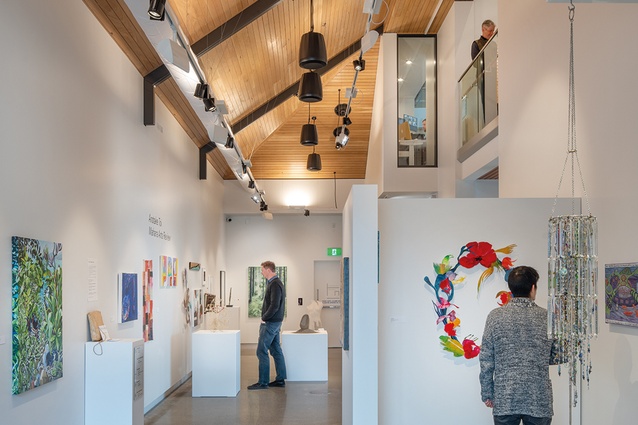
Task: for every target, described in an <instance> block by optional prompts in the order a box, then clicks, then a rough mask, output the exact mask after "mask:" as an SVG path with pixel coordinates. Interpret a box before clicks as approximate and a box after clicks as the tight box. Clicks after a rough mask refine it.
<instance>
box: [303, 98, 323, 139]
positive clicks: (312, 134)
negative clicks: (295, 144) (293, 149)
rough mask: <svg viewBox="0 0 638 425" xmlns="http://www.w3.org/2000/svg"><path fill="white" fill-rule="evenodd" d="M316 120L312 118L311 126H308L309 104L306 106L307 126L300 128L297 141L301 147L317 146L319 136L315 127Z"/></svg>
mask: <svg viewBox="0 0 638 425" xmlns="http://www.w3.org/2000/svg"><path fill="white" fill-rule="evenodd" d="M316 119H317V117H312V124H310V104H308V124H304V125H303V127H301V138H300V140H299V143H301V144H302V145H303V146H317V145H318V144H319V135H318V134H317V126H316V125H315V120H316Z"/></svg>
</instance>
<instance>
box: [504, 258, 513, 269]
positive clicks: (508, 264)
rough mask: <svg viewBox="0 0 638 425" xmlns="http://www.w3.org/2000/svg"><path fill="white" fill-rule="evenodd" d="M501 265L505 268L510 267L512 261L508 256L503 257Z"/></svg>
mask: <svg viewBox="0 0 638 425" xmlns="http://www.w3.org/2000/svg"><path fill="white" fill-rule="evenodd" d="M501 265H502V266H503V268H504V269H505V270H509V269H511V268H512V265H514V262H513V261H512V259H511V258H510V257H505V258H503V261H501Z"/></svg>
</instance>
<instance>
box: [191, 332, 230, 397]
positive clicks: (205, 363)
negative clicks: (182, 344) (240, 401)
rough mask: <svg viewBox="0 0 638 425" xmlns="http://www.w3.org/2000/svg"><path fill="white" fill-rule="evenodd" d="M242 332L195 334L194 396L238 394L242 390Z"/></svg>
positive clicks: (193, 348)
mask: <svg viewBox="0 0 638 425" xmlns="http://www.w3.org/2000/svg"><path fill="white" fill-rule="evenodd" d="M239 343H240V336H239V331H197V332H195V333H193V347H192V352H193V358H192V360H193V397H235V396H237V393H238V392H239V386H240V372H241V367H240V366H241V357H240V356H241V351H240V345H239Z"/></svg>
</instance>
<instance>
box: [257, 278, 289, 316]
mask: <svg viewBox="0 0 638 425" xmlns="http://www.w3.org/2000/svg"><path fill="white" fill-rule="evenodd" d="M275 272H276V273H277V276H279V279H281V282H282V283H283V284H284V291H286V290H287V286H286V283H287V281H288V267H287V266H277V267H275ZM266 283H267V282H266V278H264V276H263V275H262V274H261V266H251V267H248V317H261V307H262V304H263V303H264V293H265V292H266ZM287 305H288V301H287V297H286V308H285V309H286V310H285V312H284V317H285V316H286V315H287V312H288V308H287Z"/></svg>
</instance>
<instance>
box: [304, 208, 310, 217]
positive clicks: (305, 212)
mask: <svg viewBox="0 0 638 425" xmlns="http://www.w3.org/2000/svg"><path fill="white" fill-rule="evenodd" d="M303 215H304V217H309V216H310V211H309V210H308V209H305V210H303Z"/></svg>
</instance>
